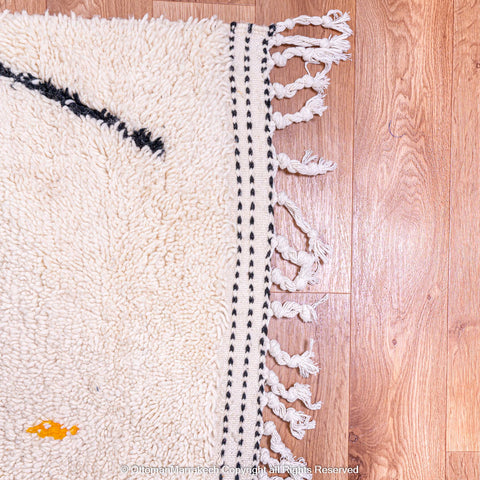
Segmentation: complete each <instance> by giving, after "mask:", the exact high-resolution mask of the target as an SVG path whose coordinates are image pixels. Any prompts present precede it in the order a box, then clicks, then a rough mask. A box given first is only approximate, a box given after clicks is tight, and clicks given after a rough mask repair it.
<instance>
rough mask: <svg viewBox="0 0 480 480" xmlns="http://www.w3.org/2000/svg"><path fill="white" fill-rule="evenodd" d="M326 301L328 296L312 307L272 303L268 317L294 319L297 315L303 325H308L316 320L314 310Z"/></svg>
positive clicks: (288, 303)
mask: <svg viewBox="0 0 480 480" xmlns="http://www.w3.org/2000/svg"><path fill="white" fill-rule="evenodd" d="M327 300H328V295H324V296H323V297H322V298H321V299H320V300H318V301H317V302H315V303H314V304H312V305H309V304H301V303H297V302H290V301H288V302H285V303H281V302H278V301H274V302H272V303H271V304H270V316H271V317H276V318H294V317H296V316H297V315H298V316H299V317H300V319H301V320H303V321H304V322H305V323H309V322H312V321H316V320H317V312H316V311H315V309H316V308H317V307H318V305H320V304H321V303H324V302H326V301H327Z"/></svg>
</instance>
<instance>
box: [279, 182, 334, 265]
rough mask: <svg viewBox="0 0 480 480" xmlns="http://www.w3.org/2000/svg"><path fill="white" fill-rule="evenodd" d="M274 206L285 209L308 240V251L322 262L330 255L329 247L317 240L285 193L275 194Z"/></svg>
mask: <svg viewBox="0 0 480 480" xmlns="http://www.w3.org/2000/svg"><path fill="white" fill-rule="evenodd" d="M276 204H277V205H280V206H282V207H285V208H286V209H287V211H288V213H289V214H290V215H291V217H292V218H293V220H294V221H295V224H296V225H297V227H298V228H299V229H300V230H301V231H302V232H303V233H304V234H305V235H306V236H307V238H308V249H309V250H310V252H312V253H313V254H314V255H315V256H316V257H317V258H318V259H320V260H322V261H323V262H324V261H325V260H326V258H327V256H328V254H329V253H330V249H329V247H328V246H327V245H326V244H325V243H324V242H323V241H322V240H321V239H320V238H319V233H318V232H317V230H315V229H314V228H313V227H312V226H311V225H310V224H309V223H308V222H307V221H306V220H305V219H304V218H303V214H302V212H301V210H300V208H299V207H298V205H297V204H296V203H295V202H294V201H293V200H291V199H290V198H289V197H288V195H287V194H286V193H285V192H280V193H277V195H276Z"/></svg>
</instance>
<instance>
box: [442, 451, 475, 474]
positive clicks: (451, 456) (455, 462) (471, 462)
mask: <svg viewBox="0 0 480 480" xmlns="http://www.w3.org/2000/svg"><path fill="white" fill-rule="evenodd" d="M479 478H480V452H448V462H447V476H446V480H478V479H479Z"/></svg>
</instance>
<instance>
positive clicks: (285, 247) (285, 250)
mask: <svg viewBox="0 0 480 480" xmlns="http://www.w3.org/2000/svg"><path fill="white" fill-rule="evenodd" d="M272 247H273V249H274V250H275V251H277V252H278V253H279V254H280V255H281V256H282V258H283V259H284V260H287V262H290V263H293V264H294V265H297V266H299V267H300V269H299V271H298V273H297V275H296V277H295V279H294V280H290V279H289V278H288V277H287V276H285V275H284V274H283V273H282V272H281V271H280V269H278V268H276V269H275V271H274V272H272V283H275V284H276V285H279V286H280V288H281V289H283V290H289V291H291V292H292V291H298V290H304V289H305V288H306V286H307V285H313V284H315V283H317V282H318V279H317V275H316V272H317V268H318V258H317V257H316V256H315V255H314V254H313V253H310V252H304V251H302V250H295V249H294V248H293V247H292V246H290V244H289V243H288V240H287V238H286V237H284V236H283V235H278V234H276V235H274V236H273V239H272Z"/></svg>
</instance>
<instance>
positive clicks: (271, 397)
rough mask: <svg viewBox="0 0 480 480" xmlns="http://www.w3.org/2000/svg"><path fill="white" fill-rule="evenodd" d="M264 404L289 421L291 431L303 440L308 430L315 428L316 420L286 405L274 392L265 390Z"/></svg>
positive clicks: (279, 416)
mask: <svg viewBox="0 0 480 480" xmlns="http://www.w3.org/2000/svg"><path fill="white" fill-rule="evenodd" d="M262 406H263V407H265V406H267V407H268V408H270V410H271V411H272V412H273V414H274V415H276V416H277V417H278V418H280V419H281V420H283V421H285V422H287V423H288V424H289V426H290V433H291V434H292V435H293V436H294V437H295V438H298V440H302V438H303V437H304V436H305V432H306V431H307V430H312V429H313V428H315V420H312V419H311V417H310V415H308V414H306V413H304V412H300V411H298V410H295V409H294V408H292V407H288V408H287V407H285V405H284V404H283V403H282V402H281V401H280V399H279V398H278V396H277V395H275V394H274V393H273V392H265V393H264V394H263V396H262Z"/></svg>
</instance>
